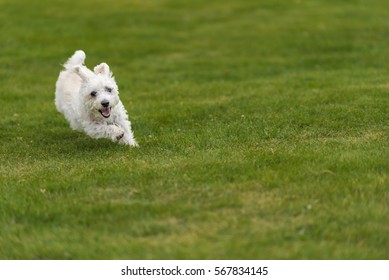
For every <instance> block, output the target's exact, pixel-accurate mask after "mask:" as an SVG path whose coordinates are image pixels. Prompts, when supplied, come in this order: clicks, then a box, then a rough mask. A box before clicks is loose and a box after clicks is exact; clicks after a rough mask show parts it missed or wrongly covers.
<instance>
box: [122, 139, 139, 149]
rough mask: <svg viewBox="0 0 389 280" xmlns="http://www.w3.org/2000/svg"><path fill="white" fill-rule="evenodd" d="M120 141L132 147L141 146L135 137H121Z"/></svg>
mask: <svg viewBox="0 0 389 280" xmlns="http://www.w3.org/2000/svg"><path fill="white" fill-rule="evenodd" d="M119 143H120V144H123V145H128V146H131V147H139V145H138V143H137V142H136V141H135V139H134V138H128V137H123V138H122V139H120V141H119Z"/></svg>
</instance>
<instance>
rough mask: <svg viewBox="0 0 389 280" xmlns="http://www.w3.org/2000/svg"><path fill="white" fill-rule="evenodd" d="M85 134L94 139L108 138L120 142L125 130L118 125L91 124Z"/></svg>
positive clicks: (86, 127)
mask: <svg viewBox="0 0 389 280" xmlns="http://www.w3.org/2000/svg"><path fill="white" fill-rule="evenodd" d="M85 132H86V133H87V134H88V135H89V136H90V137H92V138H108V139H111V140H112V141H118V140H120V139H121V138H123V136H124V133H125V131H124V129H123V128H121V127H119V126H117V125H113V124H111V125H107V124H99V123H89V124H88V125H87V126H85Z"/></svg>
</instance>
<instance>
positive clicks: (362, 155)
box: [0, 0, 389, 259]
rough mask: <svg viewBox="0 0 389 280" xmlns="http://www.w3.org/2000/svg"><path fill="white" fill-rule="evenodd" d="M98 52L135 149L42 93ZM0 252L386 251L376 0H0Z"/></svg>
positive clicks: (388, 130)
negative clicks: (78, 126)
mask: <svg viewBox="0 0 389 280" xmlns="http://www.w3.org/2000/svg"><path fill="white" fill-rule="evenodd" d="M77 49H83V50H84V51H85V52H86V54H87V61H86V64H87V65H88V66H89V67H93V66H95V65H96V64H97V63H100V62H102V61H105V62H107V63H108V64H109V65H110V67H111V70H112V71H113V73H114V75H115V77H116V80H117V82H118V85H119V89H120V92H121V99H122V101H123V103H124V105H125V107H126V108H127V110H128V112H129V115H130V119H131V120H132V123H133V129H134V132H135V137H136V138H137V140H138V142H139V144H140V148H138V149H136V148H135V149H134V148H129V147H124V146H119V145H117V144H115V143H112V142H110V141H109V140H92V139H90V138H89V137H88V136H86V135H84V134H82V133H79V132H75V131H73V130H71V128H70V127H69V125H68V123H67V122H66V120H65V118H64V117H63V116H62V115H61V114H60V113H58V112H57V111H56V109H55V106H54V87H55V81H56V79H57V76H58V73H59V71H60V70H61V64H62V63H64V62H65V61H66V59H67V58H68V57H69V56H70V55H72V53H73V52H74V51H75V50H77ZM0 65H1V67H0V84H1V86H0V88H1V91H0V96H1V99H0V100H1V105H2V106H1V108H2V114H1V115H2V116H1V118H0V157H1V167H0V259H388V258H389V250H388V248H389V172H388V171H389V160H388V158H389V123H388V114H389V70H388V69H389V2H388V1H385V0H372V1H357V0H355V1H353V0H343V1H335V0H330V1H329V0H312V1H308V0H307V1H305V0H294V1H290V0H264V1H254V0H245V1H242V0H215V1H209V0H194V1H183V0H181V1H180V0H115V1H103V0H98V1H92V0H78V1H65V0H61V1H49V0H37V1H26V0H18V1H15V0H0Z"/></svg>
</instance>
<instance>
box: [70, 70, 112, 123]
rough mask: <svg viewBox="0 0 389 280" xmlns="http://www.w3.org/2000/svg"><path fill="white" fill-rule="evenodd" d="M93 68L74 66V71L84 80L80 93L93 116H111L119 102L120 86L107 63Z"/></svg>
mask: <svg viewBox="0 0 389 280" xmlns="http://www.w3.org/2000/svg"><path fill="white" fill-rule="evenodd" d="M93 70H94V71H93V72H92V71H90V70H89V69H88V68H86V67H85V66H76V67H74V72H75V73H76V74H78V75H79V77H80V78H81V80H82V84H81V88H80V94H81V95H82V98H83V102H84V106H85V107H86V109H87V110H89V113H90V114H91V115H92V116H94V117H103V118H109V117H110V116H111V110H112V109H113V108H114V107H115V106H116V105H117V104H118V103H119V90H118V86H117V85H116V82H115V79H114V77H113V76H112V72H111V71H110V69H109V66H108V65H107V64H106V63H101V64H99V65H97V66H96V67H95V68H94V69H93Z"/></svg>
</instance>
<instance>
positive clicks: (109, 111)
mask: <svg viewBox="0 0 389 280" xmlns="http://www.w3.org/2000/svg"><path fill="white" fill-rule="evenodd" d="M101 113H102V114H103V115H104V117H109V115H110V114H111V108H104V109H103V110H101Z"/></svg>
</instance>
